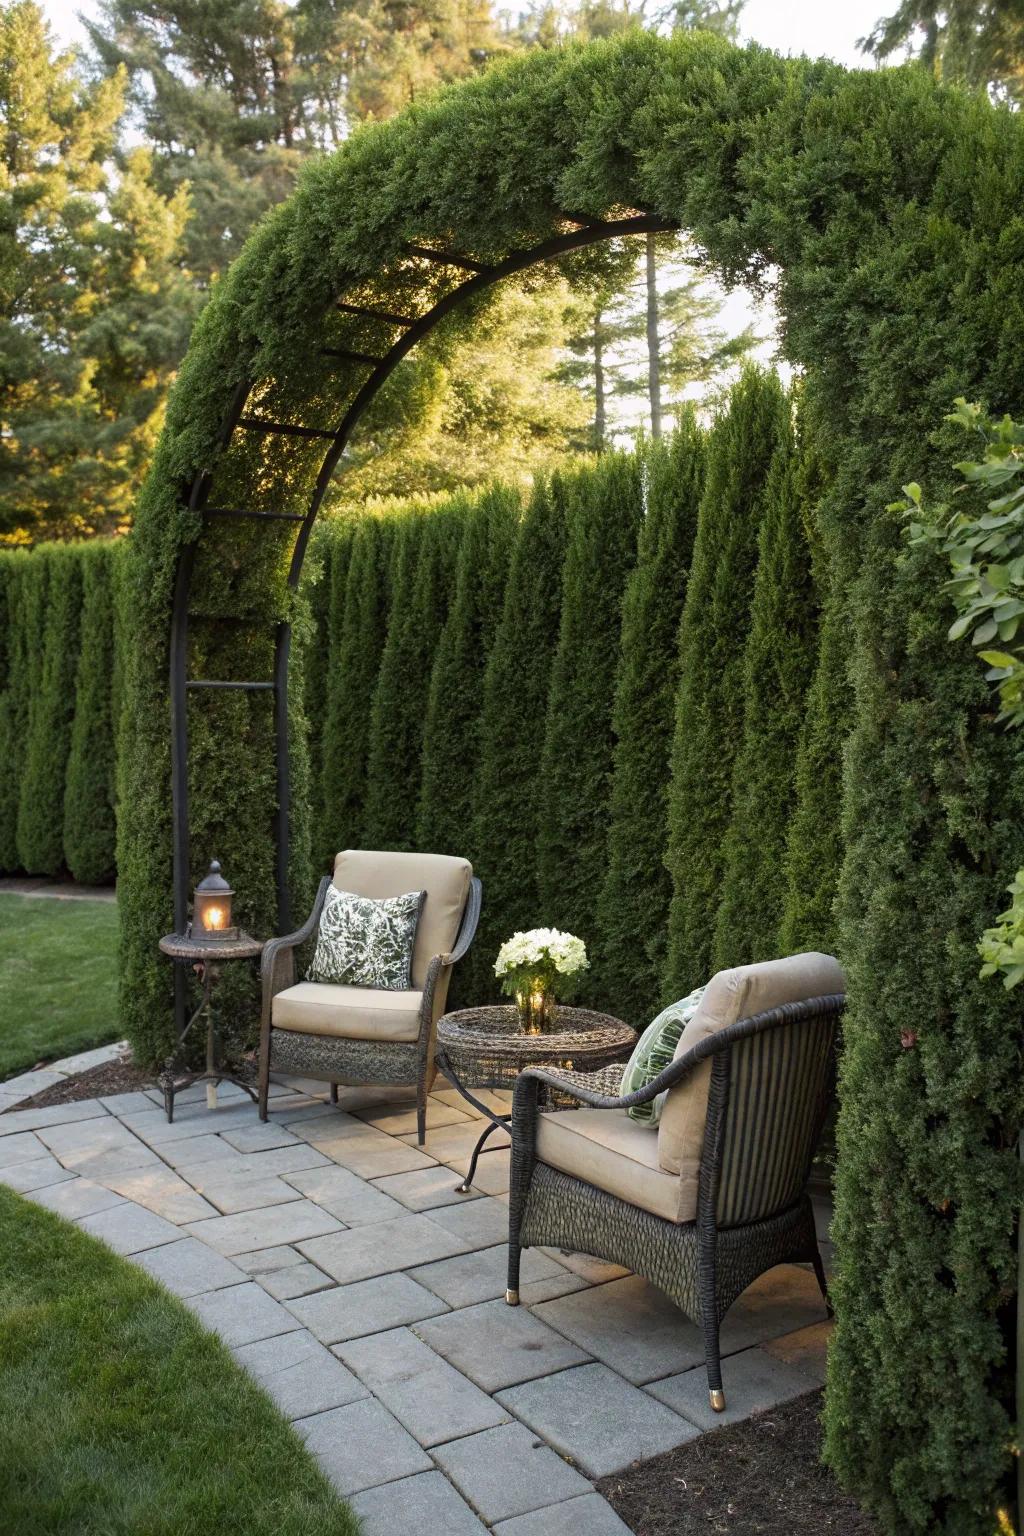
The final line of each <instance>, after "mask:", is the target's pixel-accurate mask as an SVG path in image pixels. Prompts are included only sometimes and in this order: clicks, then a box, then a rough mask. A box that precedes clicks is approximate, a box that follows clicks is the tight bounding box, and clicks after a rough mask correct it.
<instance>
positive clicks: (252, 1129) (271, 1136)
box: [220, 1122, 299, 1152]
mask: <svg viewBox="0 0 1024 1536" xmlns="http://www.w3.org/2000/svg"><path fill="white" fill-rule="evenodd" d="M220 1134H221V1135H222V1136H223V1137H224V1140H225V1141H226V1142H227V1143H228V1145H229V1146H232V1147H234V1148H235V1150H236V1151H237V1152H270V1151H272V1150H273V1149H274V1148H275V1147H293V1146H295V1144H296V1143H297V1141H298V1140H299V1138H298V1137H297V1136H295V1135H293V1134H292V1132H291V1131H289V1130H288V1129H287V1128H286V1127H285V1126H283V1125H270V1124H267V1125H262V1124H260V1123H259V1122H257V1124H256V1125H249V1126H240V1127H239V1129H238V1130H227V1131H221V1133H220Z"/></svg>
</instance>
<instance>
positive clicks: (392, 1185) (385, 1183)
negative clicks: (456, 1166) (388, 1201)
mask: <svg viewBox="0 0 1024 1536" xmlns="http://www.w3.org/2000/svg"><path fill="white" fill-rule="evenodd" d="M459 1182H460V1180H459V1176H458V1174H457V1173H455V1172H453V1171H452V1169H451V1168H449V1167H448V1166H447V1164H445V1163H436V1164H435V1165H434V1167H433V1168H420V1169H417V1170H416V1172H414V1173H392V1174H389V1175H388V1177H387V1178H383V1179H374V1180H373V1183H374V1184H375V1186H376V1187H377V1189H379V1190H380V1191H381V1193H382V1194H385V1195H390V1197H391V1198H392V1199H393V1200H399V1201H401V1203H402V1205H404V1206H406V1207H407V1209H408V1210H410V1211H432V1210H436V1209H437V1207H438V1206H440V1205H464V1204H465V1203H466V1201H467V1200H479V1199H483V1198H484V1194H483V1190H476V1189H472V1190H470V1192H469V1194H468V1195H460V1194H459V1192H458V1190H457V1188H456V1185H457V1184H458V1183H459Z"/></svg>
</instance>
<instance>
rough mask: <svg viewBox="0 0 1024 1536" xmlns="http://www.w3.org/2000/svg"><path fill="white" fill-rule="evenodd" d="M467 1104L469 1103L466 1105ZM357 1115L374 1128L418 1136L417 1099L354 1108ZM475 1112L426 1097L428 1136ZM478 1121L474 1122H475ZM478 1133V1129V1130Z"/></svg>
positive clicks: (391, 1132)
mask: <svg viewBox="0 0 1024 1536" xmlns="http://www.w3.org/2000/svg"><path fill="white" fill-rule="evenodd" d="M467 1108H468V1105H467ZM354 1113H355V1115H356V1117H357V1118H358V1119H360V1120H365V1121H366V1124H367V1125H372V1126H373V1127H374V1129H375V1130H378V1131H386V1132H387V1134H388V1135H389V1136H409V1135H412V1136H415V1135H416V1131H417V1126H416V1101H415V1100H413V1101H412V1102H411V1103H410V1102H409V1101H408V1100H406V1101H405V1102H404V1103H399V1104H396V1103H390V1104H375V1105H368V1106H367V1108H366V1109H357V1110H355V1111H354ZM471 1118H472V1116H470V1115H469V1114H466V1113H465V1112H464V1111H463V1110H461V1109H456V1108H455V1107H454V1105H452V1104H442V1103H441V1102H440V1101H439V1100H438V1099H428V1100H427V1136H428V1138H429V1136H430V1133H431V1131H438V1130H440V1129H441V1128H442V1126H446V1125H464V1124H465V1122H466V1121H467V1120H470V1119H471ZM474 1123H475V1122H474ZM477 1134H479V1132H478V1133H477Z"/></svg>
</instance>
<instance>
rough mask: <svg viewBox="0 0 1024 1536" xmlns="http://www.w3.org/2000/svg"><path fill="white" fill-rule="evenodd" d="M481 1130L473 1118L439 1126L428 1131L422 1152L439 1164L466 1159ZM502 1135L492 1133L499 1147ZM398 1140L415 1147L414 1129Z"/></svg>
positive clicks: (496, 1132)
mask: <svg viewBox="0 0 1024 1536" xmlns="http://www.w3.org/2000/svg"><path fill="white" fill-rule="evenodd" d="M483 1128H484V1123H483V1121H482V1120H478V1119H475V1118H474V1119H472V1120H469V1119H463V1120H461V1121H459V1122H458V1124H456V1125H444V1126H441V1127H440V1128H439V1129H438V1130H436V1131H430V1130H428V1132H427V1140H426V1145H425V1146H424V1148H423V1150H424V1151H425V1152H429V1153H430V1156H431V1157H432V1158H434V1159H436V1161H437V1162H439V1163H450V1162H451V1161H452V1159H453V1158H456V1157H468V1156H470V1155H471V1154H472V1151H473V1148H474V1147H475V1146H476V1144H477V1142H478V1141H479V1139H480V1132H481V1131H482V1130H483ZM502 1134H503V1133H502V1132H501V1131H495V1133H494V1137H495V1138H497V1139H498V1145H499V1146H500V1145H501V1138H502ZM399 1139H400V1140H402V1141H404V1142H405V1143H406V1145H407V1146H415V1144H416V1131H415V1128H414V1129H413V1132H412V1135H408V1134H406V1135H405V1136H403V1137H400V1138H399ZM488 1145H490V1143H488ZM481 1155H482V1156H487V1155H489V1154H487V1153H483V1154H481Z"/></svg>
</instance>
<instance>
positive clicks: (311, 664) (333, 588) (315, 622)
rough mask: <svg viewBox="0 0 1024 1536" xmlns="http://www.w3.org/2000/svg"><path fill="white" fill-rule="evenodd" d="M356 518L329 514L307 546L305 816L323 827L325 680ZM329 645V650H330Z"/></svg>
mask: <svg viewBox="0 0 1024 1536" xmlns="http://www.w3.org/2000/svg"><path fill="white" fill-rule="evenodd" d="M354 532H355V527H354V522H353V520H350V519H348V518H346V519H344V520H339V519H332V520H331V521H330V522H329V523H327V524H326V526H325V527H324V528H322V529H321V530H320V533H319V537H318V538H316V539H315V540H314V541H313V544H312V547H311V549H310V557H309V565H311V566H312V567H313V570H312V571H311V572H309V574H308V575H307V570H308V566H307V567H306V568H304V570H303V578H304V579H303V583H302V590H303V593H304V595H305V597H306V601H307V603H308V621H309V637H308V643H309V647H310V649H309V650H308V652H307V654H305V655H304V656H303V660H302V679H303V684H304V688H303V707H304V709H305V714H306V726H307V731H308V742H309V774H310V803H309V810H310V815H309V820H310V824H311V826H312V827H315V828H316V829H317V836H318V839H319V835H320V834H321V833H322V831H323V827H324V818H325V813H326V807H325V805H324V800H323V751H324V737H325V734H326V729H327V681H328V678H329V677H330V676H331V675H332V670H333V667H334V665H335V664H336V662H337V638H338V635H339V634H340V631H341V624H342V615H343V614H344V609H345V581H346V578H347V576H348V566H349V559H350V556H351V552H352V542H353V538H354ZM332 647H333V653H332Z"/></svg>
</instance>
